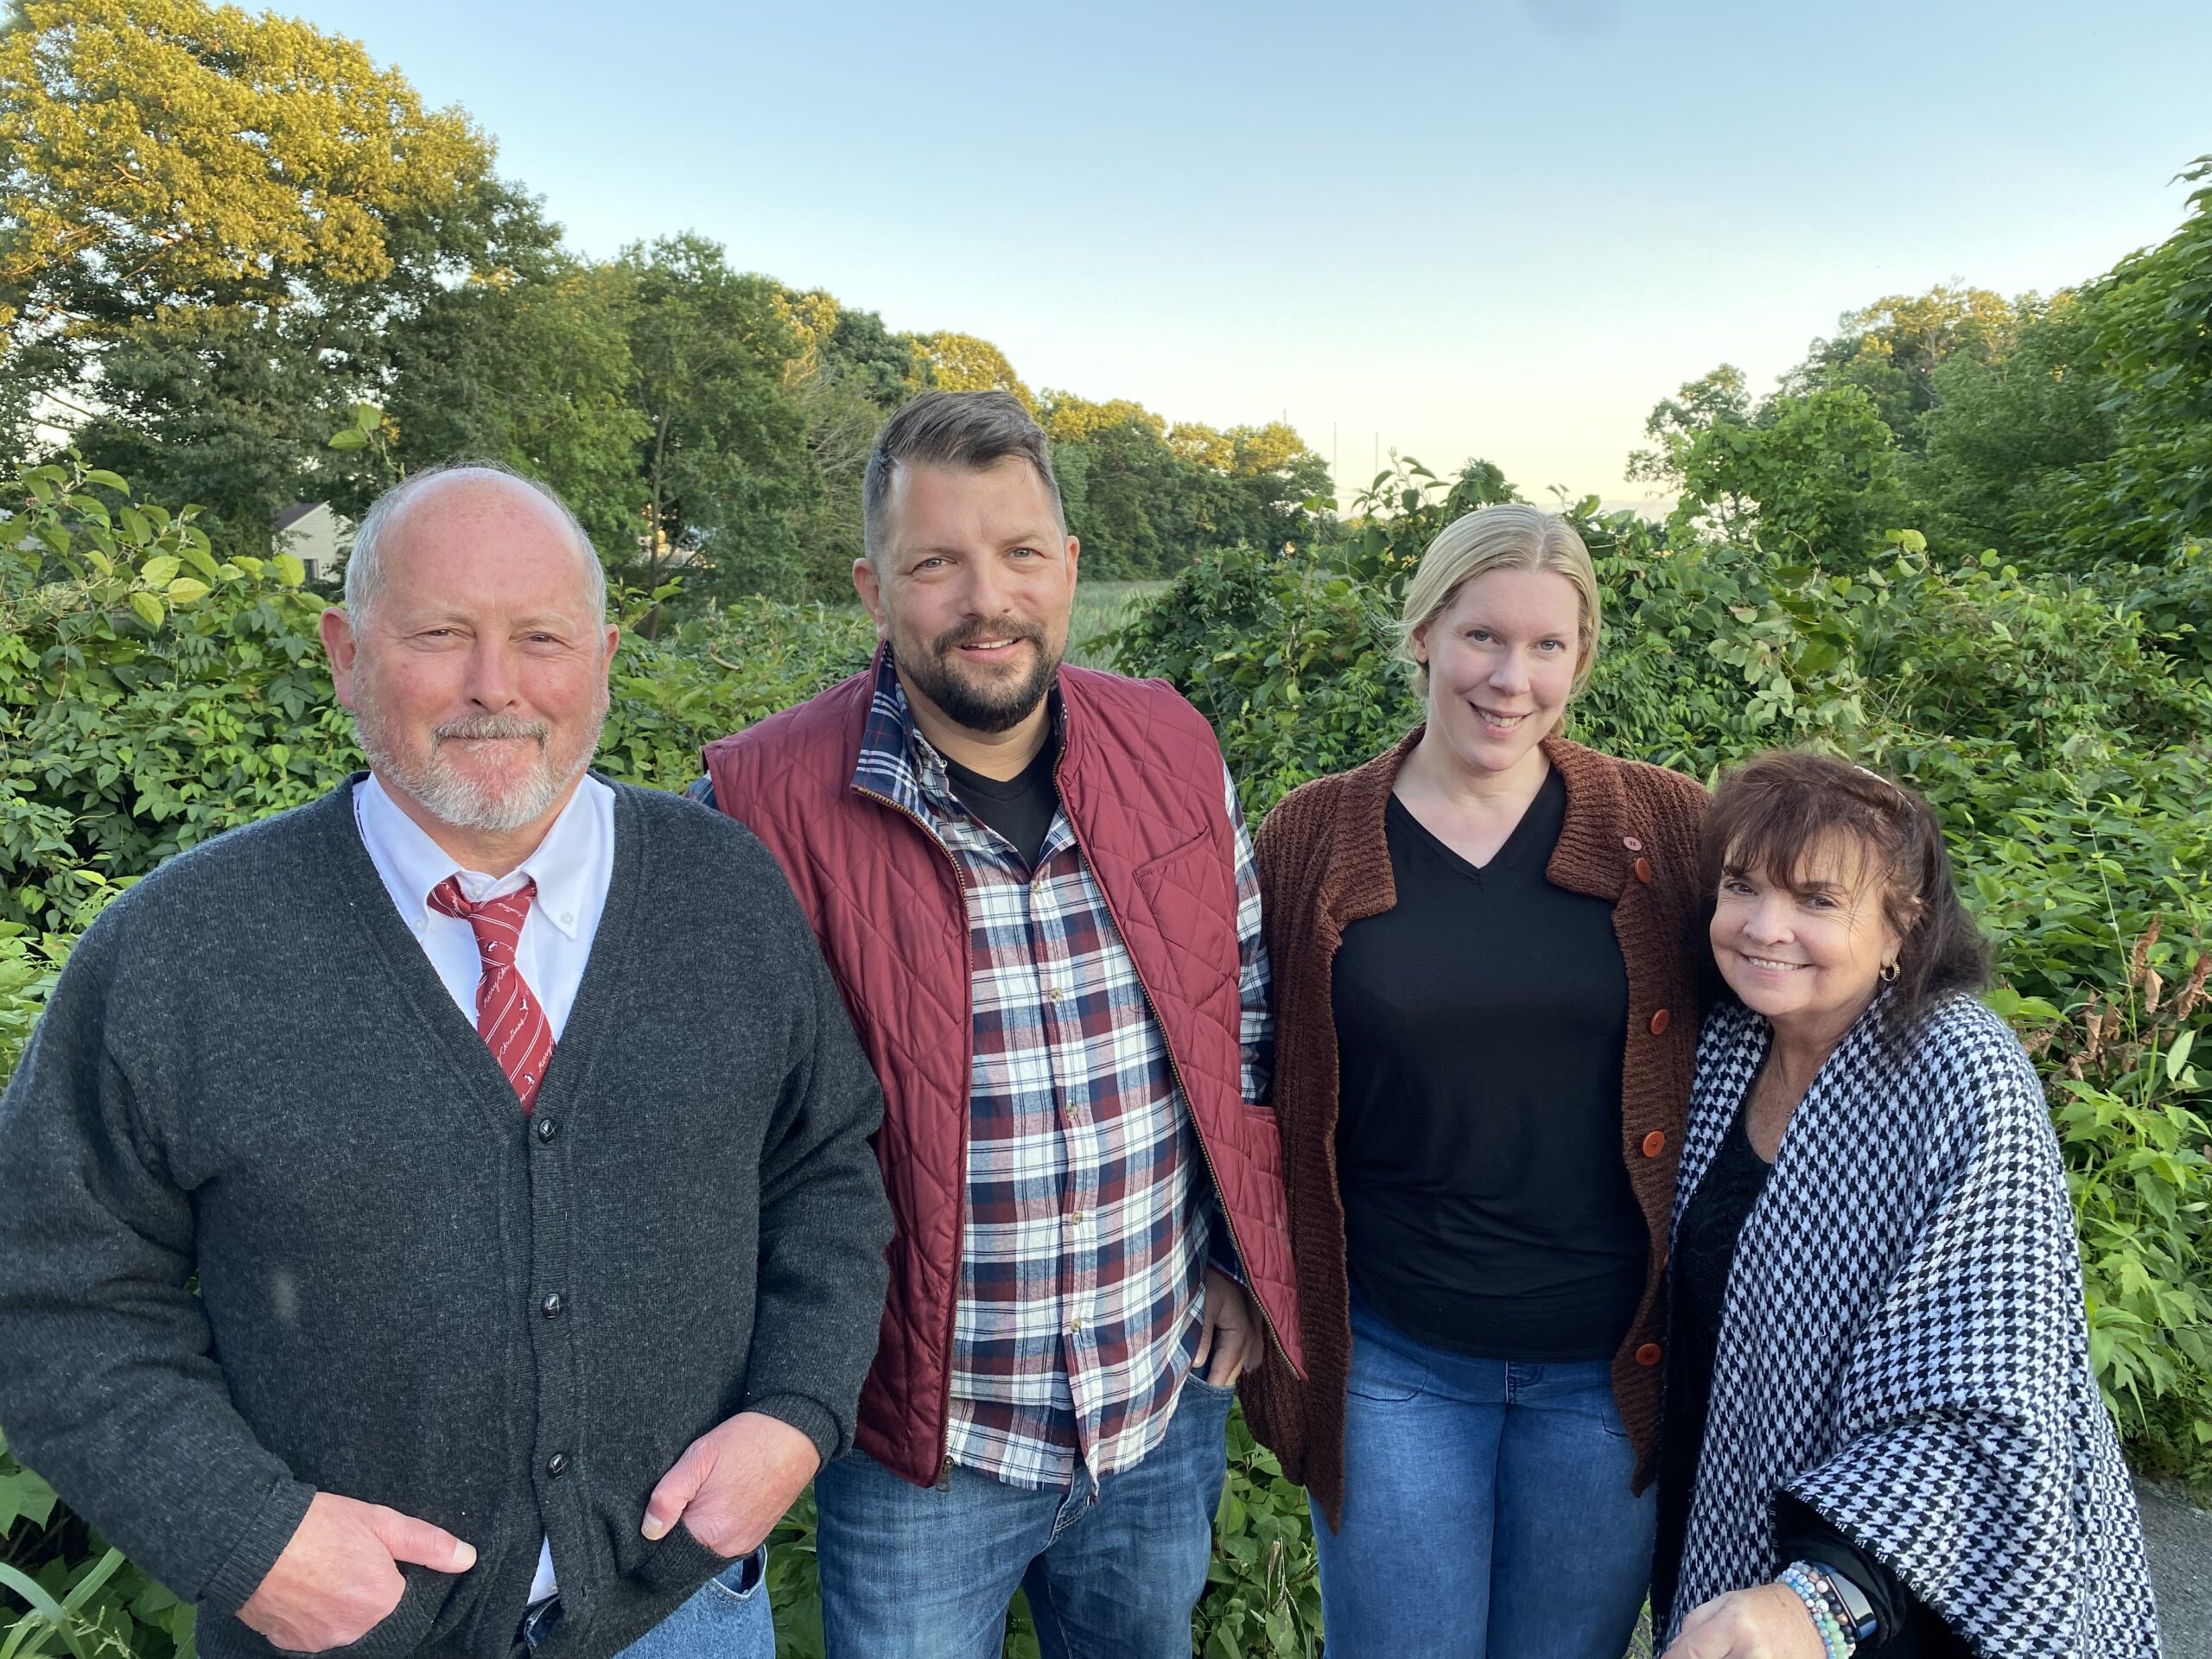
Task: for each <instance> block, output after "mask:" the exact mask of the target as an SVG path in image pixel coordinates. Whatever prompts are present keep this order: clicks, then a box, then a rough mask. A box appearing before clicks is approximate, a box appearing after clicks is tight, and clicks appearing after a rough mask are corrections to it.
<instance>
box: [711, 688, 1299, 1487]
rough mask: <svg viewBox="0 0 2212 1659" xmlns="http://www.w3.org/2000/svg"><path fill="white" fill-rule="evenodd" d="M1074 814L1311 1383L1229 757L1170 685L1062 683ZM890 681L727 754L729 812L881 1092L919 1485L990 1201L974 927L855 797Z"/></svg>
mask: <svg viewBox="0 0 2212 1659" xmlns="http://www.w3.org/2000/svg"><path fill="white" fill-rule="evenodd" d="M1059 683H1060V695H1061V700H1062V702H1063V705H1064V707H1065V711H1066V741H1065V747H1064V749H1063V750H1062V753H1061V758H1060V765H1059V772H1058V779H1059V787H1060V800H1061V804H1062V805H1063V806H1064V807H1065V809H1066V811H1067V815H1068V818H1069V821H1070V823H1071V825H1072V826H1073V828H1074V830H1075V836H1076V840H1077V843H1078V845H1079V846H1080V847H1081V849H1082V851H1083V855H1084V859H1085V860H1086V861H1088V862H1089V864H1090V868H1091V871H1092V873H1093V874H1094V875H1095V876H1096V879H1097V881H1098V885H1099V887H1100V889H1101V890H1102V891H1103V893H1105V895H1106V904H1107V907H1108V908H1109V910H1110V911H1111V912H1113V916H1114V922H1115V925H1116V927H1117V928H1118V929H1119V931H1120V933H1121V936H1122V943H1123V944H1125V945H1126V946H1127V947H1128V952H1129V956H1130V957H1131V959H1132V961H1133V962H1134V963H1135V967H1136V972H1137V977H1138V979H1139V980H1140V981H1141V982H1142V984H1143V986H1144V988H1145V991H1146V994H1147V995H1148V996H1149V997H1150V998H1151V1001H1152V1005H1153V1007H1154V1010H1155V1012H1156V1013H1157V1014H1158V1016H1159V1019H1160V1029H1161V1032H1162V1033H1163V1034H1164V1036H1165V1037H1166V1044H1167V1052H1168V1058H1169V1063H1170V1064H1171V1065H1172V1066H1173V1069H1174V1071H1175V1075H1176V1076H1177V1077H1178V1078H1179V1079H1180V1081H1181V1083H1182V1084H1183V1091H1184V1094H1185V1097H1186V1098H1187V1099H1188V1100H1189V1101H1190V1104H1191V1112H1192V1117H1193V1119H1194V1120H1195V1122H1196V1125H1197V1128H1198V1140H1199V1142H1200V1145H1201V1147H1203V1149H1204V1153H1205V1160H1206V1162H1207V1163H1208V1165H1209V1166H1211V1169H1212V1171H1213V1173H1214V1177H1215V1180H1216V1184H1217V1186H1218V1188H1219V1190H1220V1192H1221V1197H1222V1202H1223V1205H1224V1207H1225V1208H1226V1210H1227V1211H1228V1214H1229V1224H1230V1232H1231V1234H1232V1235H1233V1236H1234V1237H1235V1240H1236V1246H1237V1249H1238V1252H1239V1254H1240V1255H1241V1256H1242V1258H1243V1265H1244V1272H1245V1275H1246V1277H1247V1279H1248V1280H1249V1282H1250V1284H1251V1287H1252V1288H1253V1289H1254V1291H1255V1292H1256V1293H1257V1294H1258V1297H1259V1300H1260V1304H1261V1307H1262V1312H1263V1313H1264V1314H1265V1316H1266V1319H1267V1322H1268V1325H1269V1326H1270V1327H1271V1332H1272V1335H1273V1337H1274V1350H1275V1357H1274V1361H1273V1363H1276V1364H1280V1363H1282V1359H1283V1356H1284V1355H1285V1354H1286V1353H1287V1356H1288V1357H1289V1359H1290V1361H1291V1363H1293V1364H1294V1365H1295V1366H1297V1367H1298V1368H1299V1370H1300V1371H1301V1372H1302V1371H1303V1370H1304V1366H1305V1362H1304V1358H1303V1356H1302V1354H1301V1352H1300V1346H1299V1322H1298V1310H1297V1302H1296V1293H1295V1291H1294V1288H1293V1286H1294V1272H1293V1269H1292V1267H1291V1260H1290V1234H1289V1225H1288V1220H1287V1214H1286V1211H1285V1207H1284V1202H1283V1189H1282V1152H1281V1143H1280V1141H1278V1139H1277V1136H1276V1134H1275V1120H1274V1112H1273V1111H1272V1110H1270V1109H1252V1108H1249V1107H1247V1106H1246V1105H1245V1104H1244V1097H1243V1087H1242V1084H1241V1082H1240V1077H1239V1060H1240V1054H1239V1050H1238V1046H1237V1008H1238V1004H1237V992H1236V977H1237V967H1238V961H1237V950H1236V842H1235V839H1234V836H1233V835H1232V833H1231V831H1230V825H1229V823H1228V820H1227V818H1226V817H1225V816H1224V813H1223V811H1222V772H1221V751H1220V748H1219V746H1218V745H1217V743H1216V742H1215V740H1214V734H1213V732H1212V729H1211V728H1209V727H1208V726H1207V724H1206V722H1205V719H1204V718H1203V717H1202V716H1201V715H1199V714H1198V710H1196V709H1193V708H1192V707H1191V705H1190V704H1189V703H1187V702H1185V701H1184V700H1183V699H1182V698H1181V697H1180V696H1178V695H1177V694H1176V693H1175V691H1174V690H1173V688H1171V687H1169V686H1167V685H1166V684H1164V683H1160V682H1159V681H1140V680H1129V679H1124V678H1122V677H1120V676H1118V675H1113V674H1101V673H1096V672H1093V671H1090V670H1086V669H1079V668H1063V669H1062V670H1061V671H1060V681H1059ZM873 696H874V673H873V671H870V672H868V673H864V674H861V675H857V676H855V677H853V678H852V679H849V680H847V681H845V682H844V683H842V684H840V685H836V686H832V687H831V688H830V689H829V690H827V691H825V692H823V694H822V695H821V696H818V697H816V698H814V699H813V700H812V701H810V702H804V703H801V704H800V705H799V706H798V708H796V709H785V711H784V712H783V713H782V714H779V715H775V716H774V717H772V719H768V720H765V721H761V722H760V724H759V725H757V726H753V727H749V728H747V729H746V730H744V731H741V732H740V733H738V734H736V735H734V736H732V737H725V738H723V739H721V740H720V741H717V742H714V743H710V744H709V745H708V746H707V749H706V761H707V771H708V772H709V775H710V776H711V777H712V778H713V779H714V785H715V801H716V802H717V804H720V806H721V809H722V810H724V811H726V812H728V814H729V815H730V816H731V817H734V818H737V819H739V820H740V821H741V822H742V823H744V824H745V825H746V826H747V828H748V829H751V830H752V831H753V834H754V835H756V836H760V839H761V841H762V842H765V843H766V845H767V848H768V850H769V851H770V852H772V853H773V854H774V855H776V860H777V861H778V862H779V863H780V864H781V865H782V866H783V867H784V872H785V874H786V875H788V876H789V877H790V878H791V890H792V891H793V892H794V893H797V894H798V900H799V904H800V906H802V907H803V908H804V910H805V912H806V914H807V917H808V919H809V920H810V921H811V922H812V923H813V925H814V932H815V937H816V938H817V939H819V940H820V941H821V943H822V953H823V956H824V957H827V958H828V959H829V969H830V972H831V973H832V974H833V975H835V976H836V981H837V988H838V989H839V990H840V991H842V993H843V994H844V998H845V1006H846V1007H847V1008H849V1010H850V1011H851V1013H852V1016H853V1024H854V1026H855V1028H857V1029H858V1031H859V1033H860V1037H861V1044H862V1045H863V1046H865V1047H866V1048H867V1050H868V1059H869V1061H870V1062H871V1063H872V1064H873V1065H874V1067H875V1074H876V1076H877V1077H879V1078H880V1079H881V1080H882V1084H883V1095H884V1107H885V1109H884V1116H883V1128H882V1131H881V1133H880V1135H879V1136H878V1138H877V1141H876V1155H877V1158H878V1160H879V1161H880V1163H881V1164H882V1166H883V1185H884V1188H885V1190H886V1191H887V1192H888V1193H889V1194H890V1197H891V1207H892V1211H893V1215H894V1217H896V1220H897V1227H896V1230H895V1231H894V1233H893V1236H892V1240H891V1248H890V1249H889V1251H888V1257H889V1261H890V1264H891V1294H890V1297H889V1300H887V1303H886V1305H885V1307H884V1310H883V1334H882V1339H881V1341H880V1344H878V1346H877V1348H876V1353H875V1364H874V1369H873V1370H870V1372H869V1373H868V1382H867V1383H866V1384H865V1386H864V1387H863V1388H862V1389H861V1415H860V1432H859V1435H858V1444H859V1445H860V1447H861V1450H862V1451H864V1452H867V1453H868V1455H869V1456H870V1457H872V1458H874V1459H876V1460H877V1461H878V1462H880V1463H881V1464H883V1465H885V1466H886V1467H887V1468H890V1469H893V1470H895V1471H898V1472H899V1474H901V1475H903V1476H905V1477H906V1478H907V1479H908V1480H911V1481H913V1482H914V1483H916V1484H918V1485H927V1484H931V1483H932V1482H934V1481H935V1480H936V1479H937V1478H938V1475H939V1473H940V1472H941V1471H942V1470H943V1467H944V1440H945V1420H946V1417H947V1414H948V1412H949V1410H950V1393H951V1360H952V1322H953V1313H954V1304H955V1301H956V1300H957V1296H958V1293H959V1288H960V1243H961V1228H962V1222H963V1211H964V1208H965V1205H966V1203H967V1192H968V1084H969V1063H970V1060H971V1058H972V1057H971V1053H970V1049H971V1033H972V1030H973V1027H972V1025H971V1023H970V1019H969V931H968V906H967V901H966V899H965V897H964V896H963V893H962V890H961V886H960V880H959V878H958V875H957V874H956V872H955V870H954V868H953V863H952V857H951V855H950V854H949V853H947V852H946V851H945V850H944V848H943V847H942V846H941V845H940V844H939V843H938V842H937V840H936V839H935V838H934V837H933V836H931V835H930V834H929V833H928V832H927V831H926V830H925V829H923V828H922V827H921V825H920V824H918V823H916V822H915V821H914V820H913V819H912V817H909V816H908V815H907V814H906V812H904V811H903V810H900V809H899V808H898V807H895V806H893V805H892V804H890V803H889V802H888V801H886V800H884V799H883V798H880V797H878V796H876V795H874V794H872V793H868V792H865V791H861V790H857V789H855V788H854V786H853V781H852V779H853V769H854V766H855V764H856V763H857V761H858V760H859V758H860V746H861V732H862V729H863V728H864V727H865V726H866V724H867V721H868V708H869V704H870V702H871V701H872V699H873Z"/></svg>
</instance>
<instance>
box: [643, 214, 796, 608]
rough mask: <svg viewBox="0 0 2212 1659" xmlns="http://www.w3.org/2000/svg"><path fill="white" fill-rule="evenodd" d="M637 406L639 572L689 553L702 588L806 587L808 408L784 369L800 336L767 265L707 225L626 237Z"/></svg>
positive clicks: (662, 567)
mask: <svg viewBox="0 0 2212 1659" xmlns="http://www.w3.org/2000/svg"><path fill="white" fill-rule="evenodd" d="M620 272H621V275H622V277H623V278H624V280H625V281H626V283H627V285H628V308H627V315H628V319H629V321H628V329H629V344H630V365H631V372H630V385H629V391H628V398H629V402H630V404H631V405H632V407H633V408H634V409H635V410H637V412H638V413H639V416H641V417H642V418H643V422H644V433H643V436H642V438H641V439H640V441H639V446H638V452H637V454H638V460H637V474H636V476H637V480H638V484H639V503H640V508H641V518H642V523H641V525H640V531H641V541H640V543H639V555H638V566H637V569H638V571H639V575H642V577H643V579H644V580H645V582H646V583H647V585H648V586H651V585H653V584H656V583H658V582H659V581H660V580H661V579H662V578H663V577H664V576H665V575H667V574H668V573H669V571H670V570H671V569H672V568H673V566H674V565H675V564H677V563H686V564H689V565H690V567H691V569H689V570H688V571H687V573H686V576H685V586H686V589H687V591H689V592H690V593H692V594H745V593H759V594H771V595H773V596H777V597H783V596H786V595H790V594H795V593H804V592H805V591H806V590H807V589H808V588H809V586H810V582H809V579H808V574H807V573H806V572H805V571H804V569H801V567H800V565H799V562H798V550H799V549H798V535H797V533H796V531H795V530H794V528H793V525H792V522H791V514H792V512H793V511H794V510H795V509H797V508H798V507H800V506H801V505H803V504H804V501H805V499H806V498H807V494H808V492H809V489H810V486H811V484H812V481H813V480H811V478H810V474H809V464H810V463H809V460H808V455H807V452H806V448H805V445H804V435H805V425H806V423H805V418H804V415H803V414H802V412H801V410H800V409H799V407H798V404H796V403H795V402H794V401H793V400H792V399H791V397H787V396H786V395H785V391H784V387H783V378H784V375H785V372H786V370H788V369H789V368H790V367H791V365H792V363H793V362H794V361H795V360H796V359H798V357H799V356H800V354H801V353H802V351H803V348H804V342H803V340H801V338H800V337H799V335H798V334H797V333H796V332H795V331H794V330H793V328H792V327H791V324H790V322H789V321H787V320H786V318H785V315H784V311H783V309H782V303H783V298H784V294H783V290H781V289H779V286H778V285H777V284H776V283H772V282H770V281H768V280H767V279H766V277H752V276H741V275H739V274H738V273H737V272H734V271H733V270H730V268H729V265H728V260H727V259H726V257H724V254H723V251H722V249H721V246H720V245H718V244H716V243H714V242H710V241H709V240H707V239H706V238H703V237H699V236H688V235H687V236H679V237H670V238H663V239H662V240H660V241H658V242H655V243H652V244H651V245H638V246H633V247H631V248H629V249H626V250H625V251H624V253H623V255H622V257H621V260H620Z"/></svg>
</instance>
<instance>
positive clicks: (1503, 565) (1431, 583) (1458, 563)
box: [1398, 501, 1600, 697]
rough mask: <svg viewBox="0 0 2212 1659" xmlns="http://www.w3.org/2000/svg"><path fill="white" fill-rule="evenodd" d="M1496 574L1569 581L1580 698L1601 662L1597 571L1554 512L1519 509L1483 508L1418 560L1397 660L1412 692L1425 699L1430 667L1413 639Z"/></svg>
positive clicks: (1455, 523) (1446, 531) (1440, 535)
mask: <svg viewBox="0 0 2212 1659" xmlns="http://www.w3.org/2000/svg"><path fill="white" fill-rule="evenodd" d="M1492 570H1546V571H1549V572H1551V573H1552V574H1554V575H1561V576H1565V577H1566V578H1567V581H1568V582H1572V583H1573V585H1574V592H1575V596H1576V598H1577V599H1578V600H1579V601H1580V609H1581V613H1582V618H1581V623H1580V626H1579V627H1578V628H1577V630H1576V639H1575V664H1574V685H1573V690H1572V691H1571V692H1570V693H1569V695H1570V696H1574V695H1579V694H1580V692H1581V690H1582V688H1583V687H1584V686H1585V685H1586V684H1587V683H1589V679H1590V671H1591V669H1592V667H1594V666H1595V665H1596V664H1597V661H1598V629H1599V620H1600V616H1599V606H1598V572H1597V570H1596V569H1595V568H1593V567H1592V564H1591V563H1590V550H1589V549H1588V548H1587V547H1585V546H1584V545H1583V543H1582V537H1580V536H1578V535H1577V534H1575V532H1574V527H1573V525H1571V524H1568V523H1567V520H1566V519H1564V518H1560V516H1559V515H1558V514H1557V513H1555V512H1545V511H1544V510H1543V509H1542V508H1541V507H1532V506H1529V505H1525V504H1524V503H1522V502H1517V501H1516V502H1507V503H1503V504H1501V505H1497V506H1490V507H1478V508H1476V509H1475V511H1474V512H1471V513H1469V514H1467V515H1466V516H1465V518H1455V519H1453V520H1452V522H1451V523H1450V524H1446V525H1445V527H1444V528H1443V529H1442V530H1440V531H1438V532H1437V535H1436V539H1435V540H1434V541H1433V542H1431V543H1429V544H1428V550H1427V552H1425V553H1423V554H1422V555H1421V563H1420V564H1419V565H1418V566H1417V567H1416V568H1415V569H1414V579H1413V581H1412V582H1409V583H1408V584H1407V587H1406V607H1405V612H1404V615H1403V617H1402V620H1400V622H1399V625H1398V654H1399V655H1400V656H1401V657H1402V658H1405V660H1406V661H1407V662H1408V664H1411V665H1412V668H1413V675H1414V690H1415V691H1416V692H1417V693H1419V694H1420V695H1421V696H1423V697H1427V696H1428V665H1427V664H1426V663H1423V662H1421V661H1419V660H1417V659H1416V658H1414V654H1413V638H1414V633H1415V632H1416V631H1418V630H1421V629H1424V628H1427V627H1428V626H1431V625H1432V624H1433V623H1434V622H1435V620H1436V619H1437V618H1438V617H1440V616H1441V615H1443V614H1444V613H1445V612H1446V611H1448V610H1450V609H1451V608H1452V601H1454V600H1456V599H1458V598H1459V590H1460V589H1461V588H1465V586H1466V585H1467V584H1468V583H1469V582H1472V581H1473V580H1474V579H1475V578H1476V577H1477V576H1480V575H1487V574H1488V573H1490V572H1491V571H1492Z"/></svg>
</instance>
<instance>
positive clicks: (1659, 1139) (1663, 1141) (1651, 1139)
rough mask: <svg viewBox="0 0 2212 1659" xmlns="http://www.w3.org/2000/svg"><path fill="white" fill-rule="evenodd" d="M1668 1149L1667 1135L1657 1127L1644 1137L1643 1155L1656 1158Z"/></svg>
mask: <svg viewBox="0 0 2212 1659" xmlns="http://www.w3.org/2000/svg"><path fill="white" fill-rule="evenodd" d="M1666 1149H1667V1137H1666V1136H1665V1135H1662V1134H1661V1133H1660V1132H1659V1131H1658V1130H1657V1129H1654V1130H1652V1131H1651V1133H1650V1134H1649V1135H1645V1136H1644V1137H1643V1155H1644V1156H1645V1157H1647V1158H1656V1157H1657V1156H1658V1155H1659V1154H1661V1153H1662V1152H1664V1151H1665V1150H1666Z"/></svg>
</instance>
